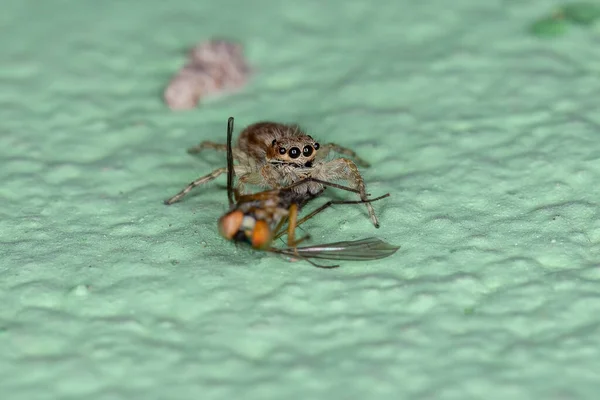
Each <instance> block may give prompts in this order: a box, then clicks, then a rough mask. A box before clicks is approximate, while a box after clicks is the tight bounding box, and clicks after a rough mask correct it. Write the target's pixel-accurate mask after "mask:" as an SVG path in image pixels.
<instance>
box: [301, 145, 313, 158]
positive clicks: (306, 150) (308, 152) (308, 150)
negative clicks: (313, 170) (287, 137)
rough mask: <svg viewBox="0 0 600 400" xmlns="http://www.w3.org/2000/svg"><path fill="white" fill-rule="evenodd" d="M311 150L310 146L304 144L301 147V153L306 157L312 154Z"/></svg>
mask: <svg viewBox="0 0 600 400" xmlns="http://www.w3.org/2000/svg"><path fill="white" fill-rule="evenodd" d="M312 152H313V148H312V146H304V149H302V155H303V156H304V157H308V156H310V155H311V154H312Z"/></svg>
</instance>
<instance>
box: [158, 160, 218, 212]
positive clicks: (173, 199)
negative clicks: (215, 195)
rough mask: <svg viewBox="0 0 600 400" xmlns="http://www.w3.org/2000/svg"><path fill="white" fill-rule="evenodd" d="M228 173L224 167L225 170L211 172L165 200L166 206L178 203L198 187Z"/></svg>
mask: <svg viewBox="0 0 600 400" xmlns="http://www.w3.org/2000/svg"><path fill="white" fill-rule="evenodd" d="M226 172H227V167H223V168H217V169H215V170H214V171H213V172H211V173H210V174H208V175H204V176H202V177H200V178H198V179H196V180H195V181H193V182H190V184H189V185H187V186H186V187H185V188H183V190H182V191H181V192H179V193H177V194H176V195H175V196H173V197H171V198H170V199H167V200H165V204H166V205H171V204H173V203H175V202H178V201H179V200H181V198H182V197H183V196H185V195H186V194H188V193H189V192H190V191H191V190H192V189H194V188H195V187H197V186H200V185H203V184H205V183H207V182H210V181H212V180H213V179H215V178H217V177H218V176H219V175H221V174H224V173H226Z"/></svg>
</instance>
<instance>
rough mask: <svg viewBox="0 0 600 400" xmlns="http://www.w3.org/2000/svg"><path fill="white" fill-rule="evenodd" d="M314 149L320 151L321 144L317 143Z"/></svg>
mask: <svg viewBox="0 0 600 400" xmlns="http://www.w3.org/2000/svg"><path fill="white" fill-rule="evenodd" d="M313 147H314V148H315V150H319V147H321V145H320V144H319V143H315V144H314V145H313Z"/></svg>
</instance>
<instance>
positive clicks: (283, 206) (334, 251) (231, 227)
mask: <svg viewBox="0 0 600 400" xmlns="http://www.w3.org/2000/svg"><path fill="white" fill-rule="evenodd" d="M232 135H233V118H229V121H228V124H227V146H228V150H227V166H228V168H227V197H228V200H229V206H230V210H229V212H227V213H226V214H225V215H224V216H222V217H221V218H220V219H219V232H220V233H221V235H222V236H223V237H225V238H226V239H228V240H231V241H234V242H235V243H246V244H248V245H250V246H251V247H253V248H254V249H256V250H263V251H269V252H272V253H277V254H282V255H287V256H291V257H296V258H299V259H303V260H305V261H308V262H309V263H311V264H312V265H314V266H316V267H321V268H334V267H337V266H338V265H319V264H316V263H314V262H313V261H311V260H310V259H311V258H321V259H329V260H374V259H378V258H384V257H388V256H390V255H392V254H394V253H395V252H396V250H398V247H396V246H392V245H390V244H388V243H386V242H384V241H382V240H380V239H377V238H367V239H362V240H356V241H345V242H336V243H328V244H322V245H316V246H308V247H298V244H299V243H301V242H302V241H304V240H305V239H306V238H307V237H308V236H305V237H303V238H300V239H298V240H296V235H295V231H296V228H297V227H298V226H300V225H301V224H303V223H304V222H306V221H308V220H309V219H310V218H312V217H314V216H315V215H316V214H318V213H320V212H322V211H324V210H325V209H326V208H328V207H330V206H332V205H334V204H357V203H367V202H373V201H377V200H380V199H383V198H385V197H388V196H389V193H388V194H385V195H383V196H379V197H376V198H373V199H366V200H358V201H329V202H327V203H325V204H323V205H322V206H321V207H319V208H317V209H316V210H314V211H312V212H311V213H310V214H308V215H306V216H305V217H303V218H301V219H298V212H299V211H300V209H301V208H302V207H303V206H304V205H305V204H306V203H308V202H309V201H310V200H312V199H314V198H315V197H316V196H318V194H319V193H320V192H319V193H317V194H311V193H310V192H303V193H298V192H297V191H295V190H294V189H295V188H296V187H297V186H299V185H306V184H309V183H314V182H316V183H319V184H320V185H322V186H331V187H335V188H338V189H342V190H347V191H350V192H355V193H356V192H358V190H357V189H353V188H349V187H345V186H341V185H337V184H334V183H331V182H326V181H321V180H317V179H316V178H305V179H303V180H300V181H298V182H295V183H292V184H291V185H289V186H288V187H286V188H281V189H273V190H267V191H264V192H259V193H255V194H247V195H241V194H240V193H239V191H238V189H237V188H234V185H233V179H234V175H235V170H234V166H233V159H234V155H233V149H232V147H231V138H232ZM234 200H235V203H234ZM286 222H287V227H286V226H285V224H286ZM286 233H287V246H288V247H287V248H282V249H279V248H275V247H273V246H272V244H273V241H274V240H276V239H278V238H280V237H281V236H283V235H284V234H286Z"/></svg>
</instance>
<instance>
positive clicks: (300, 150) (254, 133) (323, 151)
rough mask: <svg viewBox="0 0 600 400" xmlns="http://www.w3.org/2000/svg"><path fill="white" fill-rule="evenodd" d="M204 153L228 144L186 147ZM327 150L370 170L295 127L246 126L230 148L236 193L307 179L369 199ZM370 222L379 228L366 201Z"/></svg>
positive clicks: (357, 178) (305, 189)
mask: <svg viewBox="0 0 600 400" xmlns="http://www.w3.org/2000/svg"><path fill="white" fill-rule="evenodd" d="M204 149H213V150H219V151H223V152H225V151H227V145H226V144H221V143H215V142H210V141H204V142H202V143H200V144H199V145H197V146H194V147H192V148H190V149H188V153H190V154H197V153H200V152H201V151H202V150H204ZM330 151H335V152H338V153H340V154H343V155H346V156H348V157H352V158H353V159H354V160H355V161H356V164H359V165H361V166H364V167H368V166H369V164H368V163H367V162H366V161H364V160H362V159H361V158H360V157H358V155H356V153H355V152H354V151H352V150H350V149H347V148H345V147H341V146H338V145H337V144H334V143H327V144H323V145H321V144H319V143H318V142H316V141H315V140H314V139H313V138H312V137H311V136H310V135H307V134H306V133H305V132H304V131H303V130H302V129H301V128H300V127H299V126H298V125H296V124H281V123H277V122H269V121H264V122H257V123H254V124H252V125H249V126H247V127H246V128H245V129H244V130H243V131H242V132H241V133H240V136H239V138H238V145H237V146H236V147H234V148H233V158H234V160H235V161H237V164H236V165H235V166H234V169H235V174H236V175H237V176H238V182H237V185H236V186H237V189H238V191H239V192H240V193H245V191H244V188H245V185H246V184H251V185H258V186H262V187H265V188H271V189H280V188H283V187H286V186H289V185H291V184H293V183H296V182H299V181H301V180H303V179H306V178H313V179H317V180H321V181H328V182H329V181H335V180H344V181H346V182H348V183H349V186H350V187H352V188H355V189H357V190H358V191H359V193H360V198H361V200H367V196H368V194H367V192H366V188H365V183H364V180H363V178H362V176H361V175H360V172H359V171H358V167H357V166H356V164H355V163H354V162H353V161H352V160H350V159H348V158H335V159H333V160H331V161H326V160H325V157H326V156H327V155H328V154H329V152H330ZM226 172H227V167H222V168H217V169H215V170H214V171H212V172H211V173H210V174H208V175H205V176H202V177H200V178H198V179H196V180H195V181H193V182H191V183H190V184H189V185H188V186H186V187H185V188H184V189H183V190H182V191H181V192H179V193H177V194H176V195H175V196H173V197H171V198H170V199H168V200H166V201H165V204H167V205H170V204H173V203H175V202H177V201H179V200H180V199H181V198H182V197H184V196H185V195H186V194H187V193H189V192H190V191H191V190H192V189H193V188H195V187H196V186H200V185H202V184H205V183H207V182H209V181H211V180H213V179H215V178H217V177H218V176H219V175H221V174H223V173H226ZM324 189H325V188H324V186H323V185H322V184H320V183H318V182H315V181H311V182H307V183H305V184H302V185H298V186H296V187H295V188H294V191H295V192H296V193H297V194H298V195H306V194H310V195H311V196H317V195H319V194H320V193H321V192H323V190H324ZM365 205H366V207H367V210H368V212H369V216H370V217H371V221H372V222H373V225H375V227H377V228H378V227H379V221H378V220H377V217H376V216H375V210H374V209H373V206H372V205H371V203H365Z"/></svg>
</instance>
